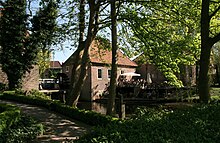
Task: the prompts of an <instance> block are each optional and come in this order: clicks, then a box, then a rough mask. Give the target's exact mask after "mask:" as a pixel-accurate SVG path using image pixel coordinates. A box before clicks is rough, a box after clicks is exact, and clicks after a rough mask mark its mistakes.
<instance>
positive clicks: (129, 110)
mask: <svg viewBox="0 0 220 143" xmlns="http://www.w3.org/2000/svg"><path fill="white" fill-rule="evenodd" d="M140 106H148V107H152V105H139V104H125V113H126V116H127V115H131V114H133V113H134V112H135V110H136V109H137V107H140ZM77 107H78V108H79V109H85V110H91V111H95V112H97V113H101V114H104V115H105V114H106V111H107V104H106V103H97V102H79V103H78V105H77ZM118 110H119V107H118V104H116V114H118V113H119V111H118Z"/></svg>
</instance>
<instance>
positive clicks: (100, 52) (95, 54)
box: [90, 41, 137, 67]
mask: <svg viewBox="0 0 220 143" xmlns="http://www.w3.org/2000/svg"><path fill="white" fill-rule="evenodd" d="M117 54H118V61H117V62H118V65H120V66H134V67H136V66H137V64H136V63H135V62H134V61H132V60H130V59H129V58H128V57H126V56H125V55H123V53H122V52H121V51H120V50H118V52H117ZM90 61H91V63H104V64H111V62H112V52H111V50H105V49H101V48H98V45H97V43H96V42H95V41H93V42H92V44H91V46H90Z"/></svg>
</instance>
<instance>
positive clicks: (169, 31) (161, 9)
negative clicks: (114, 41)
mask: <svg viewBox="0 0 220 143" xmlns="http://www.w3.org/2000/svg"><path fill="white" fill-rule="evenodd" d="M199 7H200V3H199V1H198V0H193V1H192V0H186V1H179V0H175V1H170V0H166V1H148V2H136V3H130V4H126V5H124V10H123V11H122V13H121V14H120V19H121V22H122V24H123V26H122V32H123V33H124V34H123V33H122V34H119V35H122V37H123V38H124V37H126V38H124V39H126V41H125V42H128V43H129V44H130V45H131V46H130V47H132V52H133V51H135V52H133V53H136V55H138V54H140V53H142V55H143V58H144V61H145V62H146V59H147V60H148V62H150V63H152V64H154V65H156V66H157V67H158V69H159V70H160V71H162V72H163V73H164V75H165V77H166V78H167V79H168V82H169V84H171V85H175V86H178V87H180V86H182V82H180V80H179V79H178V77H177V76H176V75H177V73H179V72H180V69H179V65H181V64H185V65H192V64H195V61H196V60H197V58H198V55H199V19H198V16H199V13H198V9H199ZM189 10H190V12H188V11H189ZM126 31H129V33H128V32H126ZM121 41H123V39H122V38H121ZM126 50H127V49H126Z"/></svg>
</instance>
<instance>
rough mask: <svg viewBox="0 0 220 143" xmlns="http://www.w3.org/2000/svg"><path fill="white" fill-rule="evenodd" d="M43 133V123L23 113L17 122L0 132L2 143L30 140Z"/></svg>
mask: <svg viewBox="0 0 220 143" xmlns="http://www.w3.org/2000/svg"><path fill="white" fill-rule="evenodd" d="M42 133H43V126H42V124H39V123H37V122H36V121H35V120H33V119H32V118H31V117H28V116H24V115H22V116H21V117H20V118H19V120H18V121H17V122H15V123H14V124H12V125H11V126H10V128H7V130H5V131H4V132H3V133H2V134H0V139H1V140H0V143H15V142H16V143H24V142H30V140H33V139H35V138H36V137H37V136H38V135H39V134H42Z"/></svg>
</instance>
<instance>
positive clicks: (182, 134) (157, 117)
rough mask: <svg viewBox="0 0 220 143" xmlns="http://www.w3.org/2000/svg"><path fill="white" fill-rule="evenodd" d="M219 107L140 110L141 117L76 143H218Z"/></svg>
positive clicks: (115, 125) (112, 125)
mask: <svg viewBox="0 0 220 143" xmlns="http://www.w3.org/2000/svg"><path fill="white" fill-rule="evenodd" d="M219 110H220V106H219V105H205V106H204V105H199V106H196V107H191V108H188V109H178V110H174V111H167V110H166V111H164V110H162V109H159V110H158V111H155V109H153V110H152V111H150V109H147V110H142V111H141V112H142V113H141V114H139V115H141V116H137V117H136V118H133V119H130V120H127V121H125V122H123V123H121V124H109V125H108V126H106V127H105V128H103V127H98V128H96V129H94V130H93V131H92V132H91V133H89V134H87V135H85V136H84V137H82V138H80V139H79V140H77V141H74V142H76V143H100V142H102V143H111V142H114V143H133V142H134V143H148V142H149V143H167V142H169V143H188V142H193V143H206V142H213V143H214V142H219V139H220V136H219V133H220V120H219V118H220V112H219Z"/></svg>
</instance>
